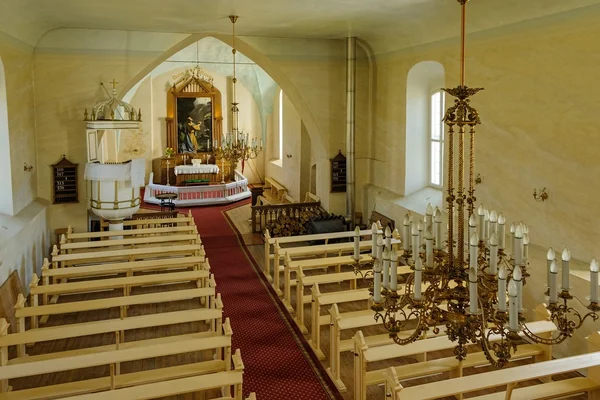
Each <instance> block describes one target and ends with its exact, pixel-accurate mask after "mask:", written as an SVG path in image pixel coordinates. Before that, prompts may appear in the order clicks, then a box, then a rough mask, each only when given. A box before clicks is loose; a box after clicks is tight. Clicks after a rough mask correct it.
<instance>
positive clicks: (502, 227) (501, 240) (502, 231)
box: [498, 213, 506, 250]
mask: <svg viewBox="0 0 600 400" xmlns="http://www.w3.org/2000/svg"><path fill="white" fill-rule="evenodd" d="M498 248H499V249H500V250H504V249H505V248H506V219H505V218H504V214H502V213H500V215H498Z"/></svg>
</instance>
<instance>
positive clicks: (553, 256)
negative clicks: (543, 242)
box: [546, 247, 556, 293]
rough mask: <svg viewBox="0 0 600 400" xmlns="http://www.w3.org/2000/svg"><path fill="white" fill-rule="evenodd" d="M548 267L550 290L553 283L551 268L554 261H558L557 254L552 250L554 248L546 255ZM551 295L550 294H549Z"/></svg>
mask: <svg viewBox="0 0 600 400" xmlns="http://www.w3.org/2000/svg"><path fill="white" fill-rule="evenodd" d="M546 259H547V261H546V266H547V267H548V289H550V286H551V283H550V266H551V265H552V261H554V260H555V259H556V254H554V250H552V247H550V248H549V249H548V253H546ZM548 293H550V292H548Z"/></svg>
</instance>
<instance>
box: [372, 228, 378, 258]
mask: <svg viewBox="0 0 600 400" xmlns="http://www.w3.org/2000/svg"><path fill="white" fill-rule="evenodd" d="M371 257H373V258H375V257H377V224H376V223H375V222H373V225H371Z"/></svg>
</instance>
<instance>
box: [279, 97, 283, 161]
mask: <svg viewBox="0 0 600 400" xmlns="http://www.w3.org/2000/svg"><path fill="white" fill-rule="evenodd" d="M279 159H280V160H283V90H280V91H279Z"/></svg>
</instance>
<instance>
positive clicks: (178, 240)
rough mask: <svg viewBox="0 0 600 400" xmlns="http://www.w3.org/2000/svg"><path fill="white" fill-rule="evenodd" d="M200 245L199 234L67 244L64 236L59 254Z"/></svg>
mask: <svg viewBox="0 0 600 400" xmlns="http://www.w3.org/2000/svg"><path fill="white" fill-rule="evenodd" d="M195 243H197V244H200V243H202V241H201V240H200V236H199V235H198V234H185V235H161V236H143V237H139V238H129V239H114V240H96V241H90V242H75V243H67V238H66V236H64V235H63V236H62V238H61V240H60V247H59V251H60V252H59V254H70V253H75V252H84V251H89V250H92V249H99V248H102V247H115V248H116V247H119V246H124V247H130V248H139V247H148V246H152V245H156V244H161V245H166V246H174V245H177V244H195Z"/></svg>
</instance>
